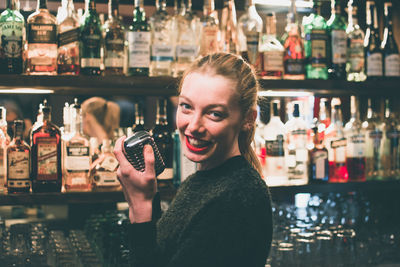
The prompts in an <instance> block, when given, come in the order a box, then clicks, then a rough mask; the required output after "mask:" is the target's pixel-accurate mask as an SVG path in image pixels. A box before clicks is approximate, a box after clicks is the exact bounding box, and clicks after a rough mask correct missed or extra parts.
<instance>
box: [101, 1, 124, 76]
mask: <svg viewBox="0 0 400 267" xmlns="http://www.w3.org/2000/svg"><path fill="white" fill-rule="evenodd" d="M118 4H119V1H118V0H109V1H108V19H107V21H106V22H105V23H104V26H103V31H104V33H105V34H104V67H105V69H104V74H105V75H123V74H124V69H123V68H124V57H125V26H124V24H123V23H122V21H121V20H120V19H119V11H118Z"/></svg>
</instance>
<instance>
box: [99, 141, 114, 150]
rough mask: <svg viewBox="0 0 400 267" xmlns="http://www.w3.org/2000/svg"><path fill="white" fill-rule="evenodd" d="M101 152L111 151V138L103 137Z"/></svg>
mask: <svg viewBox="0 0 400 267" xmlns="http://www.w3.org/2000/svg"><path fill="white" fill-rule="evenodd" d="M101 152H103V153H111V152H112V147H111V140H110V139H104V140H103V143H102V146H101Z"/></svg>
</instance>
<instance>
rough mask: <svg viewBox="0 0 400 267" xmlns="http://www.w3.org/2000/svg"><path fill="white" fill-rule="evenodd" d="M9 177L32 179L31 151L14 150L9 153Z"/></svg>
mask: <svg viewBox="0 0 400 267" xmlns="http://www.w3.org/2000/svg"><path fill="white" fill-rule="evenodd" d="M7 156H8V165H7V168H8V169H7V172H8V177H7V178H8V179H22V180H24V179H25V180H26V179H28V180H29V179H30V159H29V152H21V151H12V152H10V153H8V155H7Z"/></svg>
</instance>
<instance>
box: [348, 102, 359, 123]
mask: <svg viewBox="0 0 400 267" xmlns="http://www.w3.org/2000/svg"><path fill="white" fill-rule="evenodd" d="M350 114H351V115H350V116H351V119H352V120H353V121H355V120H359V119H360V116H359V114H360V113H359V112H358V100H357V98H356V97H355V96H351V99H350Z"/></svg>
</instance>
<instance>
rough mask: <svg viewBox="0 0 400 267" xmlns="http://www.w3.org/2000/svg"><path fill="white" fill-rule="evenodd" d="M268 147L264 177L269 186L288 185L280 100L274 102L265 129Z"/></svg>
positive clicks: (264, 134)
mask: <svg viewBox="0 0 400 267" xmlns="http://www.w3.org/2000/svg"><path fill="white" fill-rule="evenodd" d="M263 136H264V139H265V141H264V142H265V147H266V164H265V168H264V170H265V172H264V179H265V181H266V183H267V184H268V185H269V186H278V185H287V184H288V177H287V174H286V167H285V150H284V142H285V125H284V124H283V122H282V121H281V119H280V117H279V100H275V101H273V102H272V112H271V119H270V120H269V122H268V124H267V125H265V127H264V129H263Z"/></svg>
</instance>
